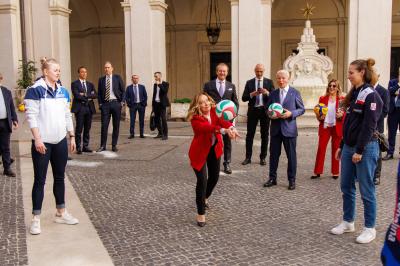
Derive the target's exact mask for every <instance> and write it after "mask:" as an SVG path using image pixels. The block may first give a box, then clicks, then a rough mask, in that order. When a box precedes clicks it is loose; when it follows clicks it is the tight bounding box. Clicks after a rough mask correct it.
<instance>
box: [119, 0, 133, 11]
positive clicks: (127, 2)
mask: <svg viewBox="0 0 400 266" xmlns="http://www.w3.org/2000/svg"><path fill="white" fill-rule="evenodd" d="M121 6H122V9H123V10H124V12H125V11H130V10H131V0H124V2H121Z"/></svg>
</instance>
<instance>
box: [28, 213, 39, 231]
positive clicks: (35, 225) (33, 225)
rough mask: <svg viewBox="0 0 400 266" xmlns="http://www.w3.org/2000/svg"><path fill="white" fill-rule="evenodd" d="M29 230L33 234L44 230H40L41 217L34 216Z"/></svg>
mask: <svg viewBox="0 0 400 266" xmlns="http://www.w3.org/2000/svg"><path fill="white" fill-rule="evenodd" d="M29 232H30V233H31V234H32V235H38V234H40V233H41V232H42V230H40V218H39V217H38V216H33V218H32V222H31V228H30V229H29Z"/></svg>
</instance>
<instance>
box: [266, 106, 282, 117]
mask: <svg viewBox="0 0 400 266" xmlns="http://www.w3.org/2000/svg"><path fill="white" fill-rule="evenodd" d="M282 114H283V107H282V105H281V104H280V103H272V104H271V105H270V106H269V107H268V116H269V117H271V118H276V117H279V116H281V115H282Z"/></svg>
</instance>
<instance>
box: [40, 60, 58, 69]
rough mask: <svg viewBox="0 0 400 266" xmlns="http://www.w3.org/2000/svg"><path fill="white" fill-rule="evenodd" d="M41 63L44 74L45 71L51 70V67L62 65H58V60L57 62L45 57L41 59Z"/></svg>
mask: <svg viewBox="0 0 400 266" xmlns="http://www.w3.org/2000/svg"><path fill="white" fill-rule="evenodd" d="M40 63H41V64H42V67H41V69H42V72H44V70H45V69H49V68H50V65H60V63H58V61H57V60H55V59H54V58H46V57H43V58H42V59H40Z"/></svg>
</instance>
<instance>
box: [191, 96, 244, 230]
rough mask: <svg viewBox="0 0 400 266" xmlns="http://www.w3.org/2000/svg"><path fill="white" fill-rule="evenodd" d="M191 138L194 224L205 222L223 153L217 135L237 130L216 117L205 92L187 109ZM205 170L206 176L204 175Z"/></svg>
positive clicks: (219, 137) (232, 134)
mask: <svg viewBox="0 0 400 266" xmlns="http://www.w3.org/2000/svg"><path fill="white" fill-rule="evenodd" d="M187 119H188V120H189V121H190V122H191V124H192V128H193V132H194V137H193V140H192V143H191V145H190V149H189V159H190V165H191V166H192V167H193V170H194V172H195V174H196V177H197V184H196V204H197V214H198V215H197V218H196V220H197V225H198V226H200V227H203V226H204V225H205V224H206V217H205V209H206V207H208V204H207V199H208V198H209V197H210V195H211V193H212V191H213V189H214V187H215V185H216V184H217V182H218V178H219V169H220V158H221V155H222V153H223V141H222V137H221V134H228V135H229V137H230V138H236V137H237V136H239V135H238V133H237V131H236V130H235V129H234V128H233V126H232V123H230V122H227V121H224V120H222V119H219V118H218V117H217V115H216V113H215V103H214V101H213V99H212V98H211V97H210V96H209V95H207V94H206V93H199V94H197V95H196V96H195V97H194V99H193V101H192V103H191V104H190V108H189V111H188V116H187ZM207 172H208V178H207Z"/></svg>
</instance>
